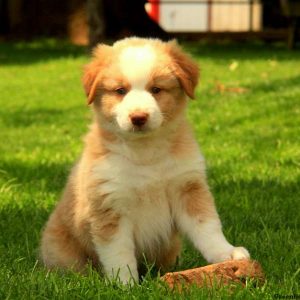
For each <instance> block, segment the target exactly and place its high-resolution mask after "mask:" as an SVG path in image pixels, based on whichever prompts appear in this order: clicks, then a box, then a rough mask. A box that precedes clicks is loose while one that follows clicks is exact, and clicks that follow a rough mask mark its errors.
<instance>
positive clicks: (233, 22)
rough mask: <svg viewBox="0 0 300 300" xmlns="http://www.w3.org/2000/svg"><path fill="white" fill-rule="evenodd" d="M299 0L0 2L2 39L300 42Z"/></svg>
mask: <svg viewBox="0 0 300 300" xmlns="http://www.w3.org/2000/svg"><path fill="white" fill-rule="evenodd" d="M299 16H300V1H299V0H148V1H147V0H130V1H127V0H65V1H61V0H52V1H49V0H0V38H1V40H11V39H14V40H15V39H25V40H30V39H33V38H36V37H59V38H68V39H70V40H71V42H72V43H74V44H79V45H90V46H94V45H95V44H96V43H98V42H101V41H104V40H107V39H118V38H122V37H125V36H130V35H137V36H147V37H159V38H162V39H169V38H172V37H177V38H185V39H193V40H199V39H203V38H212V39H222V38H230V39H235V40H237V39H238V40H244V39H253V38H256V39H257V38H258V39H262V40H265V41H278V40H282V41H285V42H286V43H287V46H288V47H289V48H294V47H295V44H296V42H297V40H299V32H298V30H297V28H298V27H299Z"/></svg>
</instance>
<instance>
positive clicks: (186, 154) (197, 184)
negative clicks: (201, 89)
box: [41, 38, 249, 282]
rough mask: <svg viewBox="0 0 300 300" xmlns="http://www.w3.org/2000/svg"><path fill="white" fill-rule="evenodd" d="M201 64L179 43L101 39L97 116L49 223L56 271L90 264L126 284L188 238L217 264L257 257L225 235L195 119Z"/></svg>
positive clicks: (46, 235)
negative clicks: (191, 108)
mask: <svg viewBox="0 0 300 300" xmlns="http://www.w3.org/2000/svg"><path fill="white" fill-rule="evenodd" d="M198 74H199V72H198V66H197V64H196V63H195V62H193V61H192V59H191V58H190V57H189V56H187V55H186V54H184V53H183V51H182V50H181V49H180V48H179V46H178V45H177V44H176V43H175V42H169V43H163V42H161V41H159V40H155V39H139V38H129V39H124V40H121V41H119V42H116V43H115V44H114V45H113V46H106V45H99V46H98V47H97V48H96V50H95V51H94V57H93V60H92V62H91V63H90V64H89V65H87V66H86V69H85V73H84V76H83V84H84V88H85V91H86V94H87V99H88V103H89V104H92V105H93V109H94V112H95V121H94V124H93V125H92V126H91V129H90V132H89V133H88V135H87V137H86V139H85V148H84V151H83V154H82V156H81V158H80V160H79V162H78V163H77V164H76V166H75V167H74V168H73V171H72V172H71V175H70V177H69V180H68V183H67V186H66V188H65V192H64V194H63V197H62V199H61V201H60V202H59V203H58V205H57V207H56V208H55V210H54V212H53V213H52V215H51V216H50V219H49V221H48V223H47V225H46V227H45V230H44V232H43V237H42V243H41V256H42V260H43V262H44V264H45V265H46V266H47V267H50V268H52V267H60V268H73V269H75V270H82V269H83V268H84V267H85V265H86V263H87V262H88V261H91V262H92V263H93V264H94V265H96V266H100V267H101V269H102V270H103V271H104V273H105V274H106V275H108V276H110V277H114V276H117V275H118V276H119V278H120V280H121V281H122V282H129V281H130V280H135V281H137V280H138V266H139V262H140V261H141V260H143V258H144V257H146V258H147V260H148V261H150V262H153V263H155V264H156V265H157V266H159V267H162V268H166V267H168V266H169V265H171V264H172V263H174V262H175V260H176V258H177V256H178V255H179V252H180V240H179V233H181V234H184V235H186V236H187V237H188V238H189V239H190V240H191V241H192V242H193V244H194V245H195V247H196V248H197V249H198V250H199V251H200V252H201V253H202V255H203V256H204V257H205V259H206V260H207V261H208V262H219V261H223V260H228V259H242V258H247V257H249V254H248V251H247V250H246V249H245V248H243V247H234V246H232V245H231V244H230V243H228V241H227V240H226V238H225V237H224V235H223V233H222V229H221V223H220V219H219V216H218V214H217V211H216V208H215V205H214V200H213V197H212V195H211V193H210V191H209V187H208V185H207V182H206V177H205V163H204V159H203V156H202V155H201V153H200V151H199V148H198V145H197V142H196V141H195V138H194V137H193V134H192V131H191V129H190V127H189V125H188V124H187V121H186V118H185V109H186V106H187V103H188V98H194V90H195V87H196V85H197V83H198Z"/></svg>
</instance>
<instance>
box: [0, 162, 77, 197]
mask: <svg viewBox="0 0 300 300" xmlns="http://www.w3.org/2000/svg"><path fill="white" fill-rule="evenodd" d="M72 165H73V163H70V164H68V163H61V164H58V163H54V162H47V161H44V162H42V163H41V164H36V163H35V164H29V163H25V162H21V161H18V160H13V161H2V162H1V161H0V170H1V173H0V175H1V177H3V179H4V180H3V181H4V182H12V184H13V185H16V186H18V185H21V186H22V190H25V191H26V190H28V192H30V193H34V192H38V191H43V192H51V193H58V194H59V193H60V192H61V191H62V189H63V187H64V185H65V183H66V181H67V176H68V174H69V172H70V170H71V168H72Z"/></svg>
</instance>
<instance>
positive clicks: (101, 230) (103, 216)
mask: <svg viewBox="0 0 300 300" xmlns="http://www.w3.org/2000/svg"><path fill="white" fill-rule="evenodd" d="M92 219H93V226H92V232H93V235H94V238H95V239H96V240H97V239H100V240H101V241H106V242H108V241H109V240H110V239H111V238H112V237H113V235H114V233H116V232H117V230H118V226H119V221H120V215H119V214H118V213H116V212H115V211H113V210H112V209H111V208H100V209H99V210H97V211H93V213H92Z"/></svg>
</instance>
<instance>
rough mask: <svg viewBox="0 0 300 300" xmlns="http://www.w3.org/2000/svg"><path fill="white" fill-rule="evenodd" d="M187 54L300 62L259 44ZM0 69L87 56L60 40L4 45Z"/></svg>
mask: <svg viewBox="0 0 300 300" xmlns="http://www.w3.org/2000/svg"><path fill="white" fill-rule="evenodd" d="M183 45H185V46H186V49H187V50H188V51H189V52H191V54H193V55H195V56H197V57H200V58H201V57H209V58H213V59H216V60H217V61H220V60H226V61H227V60H229V59H238V60H252V59H253V60H259V59H261V60H265V59H273V58H276V59H281V60H290V59H295V58H298V59H300V52H290V51H288V50H287V49H286V47H285V44H283V43H282V44H274V45H271V46H270V45H269V44H264V43H262V42H252V43H237V42H215V43H208V42H189V43H183ZM0 49H1V51H0V65H1V64H2V65H26V64H32V63H37V62H40V61H47V60H51V59H58V58H64V57H79V56H84V55H87V54H88V51H87V48H86V47H82V46H75V45H72V44H70V43H68V42H66V41H62V40H53V39H52V40H51V39H45V40H36V41H34V42H8V43H1V44H0Z"/></svg>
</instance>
